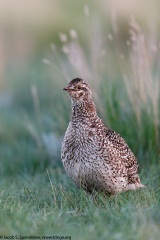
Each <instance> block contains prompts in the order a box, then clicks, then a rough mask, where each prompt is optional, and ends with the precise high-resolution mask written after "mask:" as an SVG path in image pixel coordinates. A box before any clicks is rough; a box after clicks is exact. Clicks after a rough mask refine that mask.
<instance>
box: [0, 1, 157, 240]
mask: <svg viewBox="0 0 160 240" xmlns="http://www.w3.org/2000/svg"><path fill="white" fill-rule="evenodd" d="M61 4H62V3H61ZM79 9H81V8H79ZM72 10H73V9H72ZM81 10H82V12H83V11H84V12H85V14H84V15H83V18H84V19H83V22H86V24H85V26H84V27H82V25H81V26H80V27H79V28H78V29H79V30H78V31H77V32H76V30H75V29H72V27H73V26H71V29H70V31H68V30H66V32H65V33H63V32H62V31H58V32H57V35H56V37H55V39H56V41H55V42H54V43H52V44H51V46H49V45H47V47H46V48H47V51H46V53H44V49H43V51H42V52H43V54H42V53H41V54H40V53H39V55H38V57H37V56H36V57H34V58H32V60H30V61H29V60H28V59H27V61H26V62H23V64H22V65H21V64H19V63H20V61H18V62H17V61H15V62H14V61H13V63H12V64H11V65H10V64H8V65H7V66H8V69H7V71H6V73H5V80H6V82H5V84H6V86H5V88H4V89H5V94H4V95H2V97H1V98H0V100H1V103H0V115H1V118H0V160H1V161H0V176H1V181H0V201H1V204H0V234H1V235H11V234H13V235H16V234H18V235H20V234H21V235H30V234H32V235H56V234H57V235H71V236H72V238H73V239H74V238H75V239H158V237H159V233H160V232H159V229H160V214H159V207H160V205H159V202H160V191H159V190H160V189H159V182H160V167H159V166H160V165H159V163H160V155H159V143H160V135H159V132H160V125H159V118H160V112H159V107H160V105H159V101H160V99H159V96H160V94H159V93H160V88H159V45H158V38H157V36H155V35H154V34H153V32H154V31H152V30H153V28H151V30H149V31H148V32H147V31H146V32H145V33H144V31H143V30H141V28H140V26H139V25H138V24H137V23H136V21H135V20H134V18H133V17H132V20H131V21H130V23H129V24H128V25H130V26H129V28H128V29H127V30H126V29H125V30H124V32H125V33H126V32H127V37H126V36H125V37H124V38H123V39H122V36H121V31H123V29H122V28H120V29H119V28H118V23H117V22H116V18H115V17H113V19H112V22H111V23H107V24H108V25H109V26H110V30H107V29H108V28H107V29H105V25H103V21H104V19H103V21H102V22H101V21H100V20H99V18H98V17H97V18H94V16H93V15H92V13H91V12H90V11H91V9H89V8H87V6H85V7H84V8H82V9H81ZM70 11H71V10H70ZM79 11H80V10H79ZM84 16H85V17H84ZM81 18H82V17H81ZM70 21H71V19H70ZM76 21H78V19H76ZM67 24H69V23H67ZM108 25H107V26H108ZM81 28H83V30H82V33H83V34H84V32H85V36H82V35H81V30H80V29H81ZM66 29H67V28H66ZM128 31H129V34H128ZM59 38H60V40H57V39H59ZM84 39H85V42H84ZM17 63H18V64H17ZM77 76H79V77H82V78H84V79H85V80H86V81H88V83H89V84H90V85H91V88H92V89H93V97H94V100H95V103H96V107H97V111H98V114H99V115H100V116H101V117H102V118H103V120H104V123H105V124H106V125H107V126H108V127H109V128H112V129H114V130H115V131H117V132H119V133H120V134H121V135H122V137H123V138H124V139H125V140H126V141H127V143H128V144H129V146H130V147H131V149H132V150H133V152H134V153H135V155H136V156H137V157H138V162H139V168H140V176H141V179H142V183H143V184H145V185H146V186H147V188H146V189H143V190H140V191H136V192H128V193H123V194H120V195H118V196H115V197H109V196H103V195H102V194H100V193H98V194H97V195H96V196H94V197H93V198H92V197H91V196H88V195H86V194H85V193H84V192H83V191H81V190H78V189H77V188H76V187H75V186H74V185H73V183H71V181H70V180H69V179H68V177H67V176H66V173H65V172H64V170H63V167H62V163H61V161H60V145H61V141H62V137H63V135H64V132H65V129H66V127H67V124H68V122H69V112H70V100H69V98H68V97H67V95H66V94H65V93H64V92H63V91H62V89H63V87H64V86H65V85H66V84H67V82H69V81H70V80H71V79H73V78H75V77H77ZM3 77H4V76H3ZM46 169H48V172H49V176H48V174H47V170H46Z"/></svg>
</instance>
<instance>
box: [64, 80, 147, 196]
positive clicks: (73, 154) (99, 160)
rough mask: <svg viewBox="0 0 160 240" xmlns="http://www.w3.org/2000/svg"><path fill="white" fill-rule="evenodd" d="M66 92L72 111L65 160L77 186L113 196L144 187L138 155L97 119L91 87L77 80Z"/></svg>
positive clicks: (68, 171)
mask: <svg viewBox="0 0 160 240" xmlns="http://www.w3.org/2000/svg"><path fill="white" fill-rule="evenodd" d="M64 90H66V91H67V92H68V94H69V97H70V99H71V105H72V109H71V119H70V122H69V125H68V128H67V131H66V133H65V136H64V139H63V143H62V149H61V157H62V162H63V165H64V168H65V170H66V172H67V174H68V175H69V176H70V177H71V178H72V180H73V181H74V182H75V184H76V185H77V186H78V187H81V188H83V189H85V190H86V191H88V192H92V191H93V190H98V191H103V192H106V193H111V194H114V193H119V192H122V191H127V190H136V189H138V188H141V187H144V185H142V184H141V182H140V178H139V175H138V165H137V160H136V158H135V156H134V154H133V153H132V151H131V150H130V148H129V147H128V145H127V144H126V142H125V141H124V139H123V138H122V137H121V136H120V135H119V134H118V133H116V132H115V131H112V130H110V129H108V128H106V127H105V126H104V124H103V122H102V120H101V119H100V118H99V117H98V116H97V113H96V109H95V105H94V102H93V99H92V92H91V89H90V87H89V85H88V84H87V83H86V82H84V81H83V80H82V79H80V78H76V79H73V80H72V81H71V82H70V83H69V85H68V86H67V87H66V88H64Z"/></svg>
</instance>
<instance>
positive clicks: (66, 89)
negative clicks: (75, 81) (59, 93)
mask: <svg viewBox="0 0 160 240" xmlns="http://www.w3.org/2000/svg"><path fill="white" fill-rule="evenodd" d="M63 90H64V91H74V88H72V87H69V86H67V87H65V88H63Z"/></svg>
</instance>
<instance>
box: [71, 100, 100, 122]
mask: <svg viewBox="0 0 160 240" xmlns="http://www.w3.org/2000/svg"><path fill="white" fill-rule="evenodd" d="M71 107H72V111H71V119H72V120H75V119H76V118H93V117H95V116H97V113H96V108H95V105H94V102H93V100H92V99H89V100H87V101H77V102H72V106H71Z"/></svg>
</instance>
